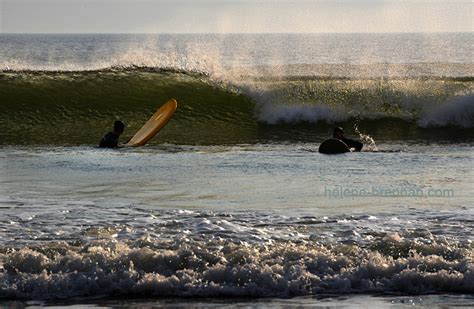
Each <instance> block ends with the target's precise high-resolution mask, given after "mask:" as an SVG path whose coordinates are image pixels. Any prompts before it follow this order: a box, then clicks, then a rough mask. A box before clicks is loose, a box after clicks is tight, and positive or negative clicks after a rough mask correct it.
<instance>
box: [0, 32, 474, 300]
mask: <svg viewBox="0 0 474 309" xmlns="http://www.w3.org/2000/svg"><path fill="white" fill-rule="evenodd" d="M473 43H474V34H473V33H439V34H226V35H214V34H205V35H198V34H173V35H171V34H169V35H167V34H160V35H145V34H143V35H139V34H47V35H46V34H45V35H42V34H0V108H1V113H0V213H1V216H0V306H1V305H8V306H24V305H33V306H34V305H44V304H46V305H81V304H86V305H95V306H98V307H140V308H143V307H153V306H155V307H156V306H166V305H174V306H177V307H196V308H201V307H205V306H214V307H221V306H223V305H233V306H235V307H239V308H241V307H246V306H249V307H265V306H268V307H285V306H320V307H324V306H340V307H350V306H353V305H354V304H357V305H360V306H362V307H373V308H379V307H390V306H394V307H397V306H406V305H410V306H412V305H421V306H430V307H437V306H438V307H443V306H444V307H446V306H470V305H471V306H472V305H474V298H473V297H472V295H473V294H474V264H473V258H474V245H473V240H474V239H473V236H472V235H473V230H474V206H473V201H474V163H473V162H474V160H473V159H474V147H473V146H474V60H473V59H474V57H473V56H474V55H473V50H472V46H473ZM169 98H175V99H177V101H178V110H177V112H176V114H175V116H174V118H173V119H172V120H171V122H170V123H169V125H168V126H167V127H166V128H165V129H163V131H162V132H160V133H159V134H158V136H157V137H156V138H155V139H154V140H152V142H151V143H150V144H149V145H147V146H146V147H141V148H133V149H131V148H122V149H118V150H104V149H99V148H97V145H98V142H99V140H100V138H101V137H102V135H103V134H105V133H106V132H107V131H109V130H110V129H111V126H112V124H113V122H114V120H116V119H121V120H123V121H124V122H125V123H126V125H127V128H126V130H125V133H124V137H123V138H122V139H123V140H126V139H127V137H130V136H131V135H133V133H134V132H135V131H136V130H138V129H139V128H140V126H141V125H142V124H143V123H144V122H145V121H146V120H147V119H148V117H150V115H151V114H153V112H154V111H155V110H156V109H157V108H158V107H159V106H160V105H161V104H162V103H164V102H165V101H167V100H168V99H169ZM334 126H341V127H343V128H344V130H345V131H346V135H347V136H348V137H351V138H354V139H360V140H361V141H362V142H364V144H365V146H364V151H363V152H361V153H350V154H343V155H337V156H327V155H322V154H319V153H318V152H317V149H318V146H319V144H320V143H321V142H322V141H323V140H324V139H326V138H328V137H330V136H331V133H332V129H333V127H334Z"/></svg>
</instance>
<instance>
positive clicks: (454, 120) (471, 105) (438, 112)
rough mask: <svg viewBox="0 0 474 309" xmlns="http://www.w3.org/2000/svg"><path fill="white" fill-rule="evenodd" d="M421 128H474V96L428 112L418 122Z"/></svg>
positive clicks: (457, 99)
mask: <svg viewBox="0 0 474 309" xmlns="http://www.w3.org/2000/svg"><path fill="white" fill-rule="evenodd" d="M418 124H419V125H420V126H421V127H424V128H427V127H443V126H457V127H462V128H472V127H474V95H473V94H471V95H466V96H459V97H457V98H455V99H452V100H450V101H449V102H446V103H445V104H443V105H441V106H439V107H437V108H435V109H434V110H430V111H427V112H426V113H425V115H424V116H423V117H422V118H421V119H420V120H419V121H418Z"/></svg>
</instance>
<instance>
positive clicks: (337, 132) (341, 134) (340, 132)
mask: <svg viewBox="0 0 474 309" xmlns="http://www.w3.org/2000/svg"><path fill="white" fill-rule="evenodd" d="M332 137H334V138H337V139H342V138H344V130H343V129H342V128H341V127H337V128H334V131H332Z"/></svg>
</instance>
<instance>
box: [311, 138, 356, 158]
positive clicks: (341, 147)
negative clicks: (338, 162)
mask: <svg viewBox="0 0 474 309" xmlns="http://www.w3.org/2000/svg"><path fill="white" fill-rule="evenodd" d="M318 151H319V152H320V153H325V154H337V153H346V152H351V150H350V149H349V147H347V145H346V144H345V143H344V142H343V141H341V140H338V139H335V138H330V139H327V140H325V141H324V142H322V143H321V145H319V150H318Z"/></svg>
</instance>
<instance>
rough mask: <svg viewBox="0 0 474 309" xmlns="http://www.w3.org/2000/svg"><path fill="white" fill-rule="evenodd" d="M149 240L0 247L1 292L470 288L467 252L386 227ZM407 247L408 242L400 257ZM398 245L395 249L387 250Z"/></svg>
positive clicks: (473, 273) (217, 293)
mask: <svg viewBox="0 0 474 309" xmlns="http://www.w3.org/2000/svg"><path fill="white" fill-rule="evenodd" d="M138 244H141V245H145V244H146V245H145V246H142V247H137V245H138ZM156 245H157V243H154V242H153V240H150V239H147V240H145V241H144V242H143V241H138V242H135V243H125V242H117V241H101V242H97V243H89V244H86V245H85V246H83V247H73V246H70V245H66V244H58V245H56V246H46V247H42V248H37V249H35V248H28V247H25V248H22V249H19V250H16V251H10V252H8V253H3V254H2V255H0V260H1V261H2V263H3V267H4V270H3V271H1V272H0V286H1V290H0V297H1V298H9V299H57V298H70V297H79V296H80V297H85V296H94V295H114V296H128V297H132V296H154V297H166V296H193V297H224V296H226V297H265V296H278V297H287V296H295V295H311V294H320V293H409V294H423V293H448V292H451V293H474V268H473V265H472V263H471V262H470V259H471V258H472V251H471V252H469V251H467V250H466V249H453V248H450V247H449V245H443V244H433V246H437V247H438V248H439V249H440V251H438V252H437V253H436V252H430V249H429V246H425V247H423V246H420V245H416V244H415V243H410V242H409V241H406V240H404V239H402V238H400V237H399V236H394V235H387V237H385V238H383V239H382V240H380V241H378V242H375V243H374V245H373V248H374V249H364V248H362V247H358V246H354V245H337V246H325V245H322V244H318V243H313V242H308V243H304V244H297V243H294V242H278V243H273V244H254V245H251V244H249V243H240V244H239V243H232V242H224V241H217V240H214V241H207V242H201V243H193V242H191V243H187V244H185V243H182V244H180V245H179V246H178V247H177V248H173V247H174V246H176V245H178V244H177V243H176V244H174V245H172V246H169V247H166V246H165V247H157V246H156ZM407 246H408V247H413V249H412V250H411V251H410V253H409V255H408V256H406V257H404V256H403V253H402V252H404V251H405V250H406V248H407ZM375 248H376V249H375ZM397 250H399V251H397ZM449 250H451V251H452V250H458V253H459V254H461V256H460V257H459V258H457V259H453V258H449V256H447V257H443V252H448V251H449ZM418 251H419V252H418ZM435 251H436V250H435ZM396 252H400V253H402V256H399V257H395V256H396V255H397V253H396Z"/></svg>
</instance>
